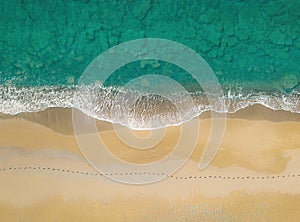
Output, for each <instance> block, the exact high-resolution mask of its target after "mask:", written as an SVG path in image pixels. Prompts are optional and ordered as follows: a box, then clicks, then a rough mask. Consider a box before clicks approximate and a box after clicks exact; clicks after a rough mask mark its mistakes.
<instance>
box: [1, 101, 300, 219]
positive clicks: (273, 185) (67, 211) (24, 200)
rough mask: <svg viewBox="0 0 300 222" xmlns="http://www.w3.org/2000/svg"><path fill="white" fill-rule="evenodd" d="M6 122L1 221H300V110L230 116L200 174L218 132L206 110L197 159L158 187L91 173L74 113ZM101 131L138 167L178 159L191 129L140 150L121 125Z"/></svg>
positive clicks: (253, 110)
mask: <svg viewBox="0 0 300 222" xmlns="http://www.w3.org/2000/svg"><path fill="white" fill-rule="evenodd" d="M0 117H1V119H0V160H1V161H0V188H1V189H0V221H130V222H131V221H200V220H201V221H299V220H300V213H299V212H300V116H299V114H291V113H287V112H282V111H276V112H275V111H271V110H269V109H266V108H263V107H261V106H254V107H249V108H248V109H245V110H242V111H240V112H238V113H236V114H231V115H229V116H228V119H227V125H226V131H225V135H224V139H223V142H222V144H221V149H220V151H219V152H218V154H217V156H216V157H215V158H214V160H213V162H212V163H211V165H210V166H209V167H207V168H206V169H204V170H199V169H198V168H197V165H198V162H199V160H200V157H201V154H202V153H203V150H204V148H205V145H206V142H207V140H208V138H209V135H210V127H211V120H210V117H209V115H208V114H205V115H203V116H201V118H200V125H201V129H200V133H199V139H198V141H197V146H196V148H195V150H194V152H193V154H192V156H191V157H190V158H189V160H188V162H187V163H186V164H185V165H184V166H183V167H182V168H181V169H180V170H179V171H177V172H176V173H175V174H173V175H172V176H168V177H167V179H165V180H163V181H161V182H158V183H153V184H148V185H128V184H127V185H126V184H122V183H117V182H114V181H111V180H109V179H108V178H106V177H105V176H102V175H100V173H99V172H97V171H96V170H95V169H94V168H93V167H91V166H90V165H89V164H88V162H87V161H86V160H85V159H84V157H83V155H82V153H81V151H80V149H79V147H78V146H77V143H76V139H75V137H74V135H73V133H72V122H71V113H70V110H69V109H49V110H47V111H43V112H38V113H31V114H21V115H18V116H14V117H12V116H8V115H1V116H0ZM192 121H194V120H192ZM187 124H188V123H187ZM97 127H98V129H101V132H99V133H98V135H99V136H100V137H101V138H102V140H103V141H104V143H105V145H106V146H107V147H108V148H109V150H110V152H111V153H113V154H114V155H115V156H117V157H118V158H120V159H122V160H124V161H128V162H132V163H138V164H140V163H150V162H153V161H158V160H161V159H162V158H163V157H165V156H166V155H168V154H169V153H171V152H172V150H173V148H174V146H175V145H176V143H177V141H178V138H179V136H180V129H181V128H180V127H169V128H168V129H167V130H166V134H165V136H164V138H163V139H162V141H161V142H160V143H159V144H158V145H157V146H155V147H154V148H152V149H148V150H138V149H132V148H130V147H128V146H127V145H126V144H124V142H122V141H120V140H119V139H118V137H117V135H116V133H115V132H114V130H113V127H112V125H111V124H109V123H105V122H100V121H98V122H97ZM117 128H118V127H117ZM134 133H135V134H137V135H138V136H139V137H147V136H149V134H150V133H149V131H145V132H140V131H139V132H134ZM115 173H118V172H115ZM155 173H157V172H155ZM161 173H163V172H161ZM127 176H128V177H130V175H127Z"/></svg>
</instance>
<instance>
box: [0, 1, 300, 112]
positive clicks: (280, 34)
mask: <svg viewBox="0 0 300 222" xmlns="http://www.w3.org/2000/svg"><path fill="white" fill-rule="evenodd" d="M0 33H1V35H0V50H1V53H0V61H1V63H0V84H1V85H2V86H3V85H5V86H7V87H14V86H18V87H20V86H23V87H36V86H44V87H47V86H68V85H70V86H72V85H76V84H77V83H78V80H79V78H80V76H81V75H82V73H83V71H84V70H85V68H86V67H87V65H88V64H90V63H91V61H92V60H93V59H95V58H96V57H97V56H98V55H99V54H101V53H102V52H104V51H105V50H107V49H109V48H111V47H113V46H115V45H117V44H119V43H123V42H126V41H128V40H134V39H138V38H163V39H168V40H172V41H176V42H179V43H181V44H184V45H186V46H188V47H190V48H191V49H193V50H195V51H196V52H197V53H198V54H199V55H201V56H202V57H203V58H204V59H205V60H206V62H207V63H208V64H209V65H210V67H211V68H212V69H213V71H214V73H215V74H216V76H217V78H218V80H219V82H220V84H221V85H222V87H223V90H224V94H225V95H226V94H228V90H229V89H230V90H231V91H232V90H237V92H236V93H239V92H238V91H239V90H240V91H243V94H245V95H246V97H245V98H247V93H245V92H246V91H247V90H248V91H249V93H252V92H253V91H255V92H256V93H257V95H261V96H264V94H265V93H266V92H268V93H271V94H272V92H274V95H275V94H276V93H283V94H286V95H287V96H288V95H290V94H293V93H294V94H295V93H296V94H297V97H296V99H295V97H293V100H291V101H292V102H290V103H295V101H296V103H297V101H298V99H299V91H300V87H299V80H300V62H299V58H300V1H299V0H273V1H272V0H269V1H268V0H249V1H242V0H239V1H238V0H214V1H203V0H197V1H192V0H191V1H182V0H140V1H138V0H127V1H125V0H124V1H121V0H120V1H116V0H109V1H108V0H106V1H105V0H102V1H92V0H81V1H79V0H78V1H75V0H69V1H61V0H57V1H56V0H53V1H46V0H35V1H34V0H32V1H26V0H14V1H9V0H1V4H0ZM156 62H158V63H159V66H158V67H156V66H153V67H152V68H153V70H152V71H155V72H162V71H163V72H164V74H166V73H167V74H166V75H169V76H170V77H171V78H174V79H175V80H176V81H179V82H180V81H181V82H182V84H185V87H187V88H189V87H190V88H193V89H197V86H196V85H197V84H195V81H194V80H193V78H191V77H189V75H188V74H187V73H184V72H181V71H180V70H178V69H177V68H176V67H175V68H174V67H173V68H172V67H171V66H168V65H167V64H164V63H163V62H161V61H156ZM149 67H150V66H146V68H145V67H144V68H145V69H146V71H147V72H149V71H151V70H149ZM150 68H151V67H150ZM144 71H145V70H144ZM144 71H143V69H141V65H140V63H133V64H129V65H128V68H127V69H126V68H125V69H121V70H118V72H116V73H114V75H112V76H111V77H110V79H109V80H108V81H107V85H122V84H124V83H126V82H127V81H129V80H130V79H131V78H133V77H136V76H139V75H142V74H143V73H144ZM179 73H180V74H179ZM241 88H242V90H241ZM11 93H14V91H13V90H12V91H11ZM25 94H26V93H25ZM2 97H4V96H3V95H2ZM6 98H7V93H6ZM256 100H257V98H256ZM256 100H255V101H254V100H253V101H254V103H255V102H257V101H258V100H257V101H256ZM290 105H291V104H290ZM293 105H294V108H293V110H294V111H297V112H298V111H299V109H300V108H299V107H300V104H293ZM66 106H68V105H66ZM269 106H271V105H269ZM279 109H282V107H279ZM284 109H286V110H289V108H284Z"/></svg>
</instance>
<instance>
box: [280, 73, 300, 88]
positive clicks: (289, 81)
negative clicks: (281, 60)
mask: <svg viewBox="0 0 300 222" xmlns="http://www.w3.org/2000/svg"><path fill="white" fill-rule="evenodd" d="M298 84H299V80H298V78H297V76H296V75H294V74H287V75H285V76H283V77H282V78H281V86H282V87H283V89H284V90H285V91H287V92H288V91H290V90H292V89H294V88H295V87H296V86H298Z"/></svg>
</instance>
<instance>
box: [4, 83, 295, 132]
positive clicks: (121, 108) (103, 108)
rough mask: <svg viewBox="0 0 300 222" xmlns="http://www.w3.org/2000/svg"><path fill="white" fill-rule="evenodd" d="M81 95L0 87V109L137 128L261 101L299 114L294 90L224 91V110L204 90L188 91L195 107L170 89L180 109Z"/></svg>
mask: <svg viewBox="0 0 300 222" xmlns="http://www.w3.org/2000/svg"><path fill="white" fill-rule="evenodd" d="M80 93H81V94H80V96H78V88H76V87H66V86H51V87H50V86H44V87H15V86H1V87H0V104H1V106H0V112H2V113H5V114H10V115H16V114H18V113H22V112H37V111H42V110H45V109H47V108H51V107H63V108H77V109H80V110H81V111H83V112H84V113H85V114H87V115H89V116H92V117H94V118H97V119H100V120H105V121H109V122H113V123H119V124H121V125H125V126H128V127H130V128H136V129H146V128H147V129H154V128H160V127H164V126H171V125H178V124H180V123H182V122H185V121H187V120H189V119H192V118H193V117H195V116H198V115H200V114H201V113H203V112H205V111H212V110H213V111H217V112H220V113H233V112H236V111H238V110H240V109H244V108H246V107H247V106H250V105H254V104H261V105H263V106H266V107H268V108H270V109H273V110H285V111H289V112H293V113H300V93H299V92H297V91H294V92H292V93H291V94H284V93H280V92H277V93H270V92H262V91H260V92H257V91H251V92H243V90H240V89H239V90H227V93H226V95H224V100H225V103H226V104H225V109H224V106H222V105H220V104H219V103H218V101H219V99H218V98H216V101H214V102H213V104H209V103H208V100H207V99H206V97H205V94H204V93H203V92H197V93H191V94H190V95H191V96H192V98H193V99H194V102H195V104H196V107H197V109H196V110H195V109H191V106H190V105H189V104H187V101H190V100H187V99H186V95H183V94H174V93H173V94H172V95H169V96H171V97H172V98H173V99H174V100H176V101H178V102H177V104H180V106H181V111H180V113H179V112H178V110H177V109H176V107H174V106H173V105H172V103H171V102H170V101H169V100H166V99H164V98H162V97H160V96H156V95H153V94H147V93H142V92H137V91H122V89H116V88H112V87H107V88H105V87H100V86H92V87H87V88H86V90H83V91H82V90H81V91H80ZM116 95H118V97H116ZM132 104H133V105H132ZM129 106H130V107H129Z"/></svg>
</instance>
